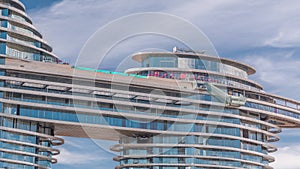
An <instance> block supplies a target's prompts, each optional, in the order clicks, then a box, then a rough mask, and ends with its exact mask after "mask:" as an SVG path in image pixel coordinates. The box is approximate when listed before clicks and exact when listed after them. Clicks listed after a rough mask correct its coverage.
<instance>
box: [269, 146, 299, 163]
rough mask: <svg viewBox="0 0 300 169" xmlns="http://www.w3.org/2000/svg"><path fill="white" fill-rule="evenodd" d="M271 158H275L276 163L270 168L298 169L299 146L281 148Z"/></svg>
mask: <svg viewBox="0 0 300 169" xmlns="http://www.w3.org/2000/svg"><path fill="white" fill-rule="evenodd" d="M272 156H274V157H275V158H276V161H275V162H274V163H272V165H271V166H273V167H274V168H276V169H277V168H279V169H299V166H300V160H299V159H300V144H295V145H291V146H285V147H281V148H279V151H278V152H276V153H274V154H272Z"/></svg>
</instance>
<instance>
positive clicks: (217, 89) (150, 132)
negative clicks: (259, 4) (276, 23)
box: [0, 0, 300, 169]
mask: <svg viewBox="0 0 300 169" xmlns="http://www.w3.org/2000/svg"><path fill="white" fill-rule="evenodd" d="M0 11H1V12H0V13H1V16H0V23H1V24H0V25H1V27H0V109H1V113H0V168H6V169H17V168H20V169H37V168H38V169H50V168H52V164H53V163H56V162H57V160H56V159H55V155H58V154H59V147H56V146H59V145H62V144H63V143H64V140H63V139H61V138H60V136H71V137H78V138H84V137H90V138H94V139H104V140H114V141H119V144H118V145H114V146H112V147H111V150H113V151H117V152H120V156H117V157H115V158H114V160H115V161H118V162H119V166H117V167H116V168H117V169H121V168H122V169H204V168H205V169H206V168H224V169H237V168H253V169H271V168H272V167H270V166H269V163H271V162H273V161H274V160H275V159H274V158H273V157H272V156H270V155H269V153H271V152H274V151H276V150H277V149H276V147H275V146H273V145H272V142H275V141H278V140H279V137H278V133H280V132H281V129H282V128H298V127H300V109H299V108H300V107H299V105H300V103H299V102H298V101H295V100H292V99H287V98H284V97H281V96H277V95H273V94H269V93H266V92H264V91H263V87H262V86H261V85H260V84H258V83H256V82H254V81H252V80H249V79H248V76H249V75H252V74H254V73H255V69H254V68H252V67H251V66H248V65H246V64H243V63H240V62H237V61H233V60H229V59H224V58H221V59H220V58H217V57H213V56H209V55H206V54H205V53H203V52H200V53H197V52H193V51H186V50H175V51H173V52H146V53H138V54H134V55H133V60H135V61H137V62H140V63H141V67H140V68H134V69H129V70H127V71H126V73H118V72H111V71H105V70H96V69H89V68H84V67H76V66H70V65H65V64H61V63H59V62H60V60H59V59H58V58H57V57H56V56H55V55H54V54H52V53H51V51H52V49H51V47H50V46H49V45H48V44H47V42H45V41H44V40H43V39H42V35H41V34H40V33H39V32H38V31H37V30H36V29H35V27H34V26H33V25H32V21H31V20H30V18H29V17H28V16H27V15H26V13H25V8H24V6H23V4H22V3H20V2H19V1H18V0H0ZM274 83H275V82H274ZM57 148H58V149H57Z"/></svg>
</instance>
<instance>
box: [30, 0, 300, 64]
mask: <svg viewBox="0 0 300 169" xmlns="http://www.w3.org/2000/svg"><path fill="white" fill-rule="evenodd" d="M148 11H158V12H166V13H171V14H174V15H177V16H179V17H183V18H186V19H187V20H189V21H191V22H192V23H194V24H195V25H196V26H197V27H199V28H201V29H202V30H203V31H204V32H205V33H206V34H207V35H208V36H209V38H211V39H212V41H213V42H214V44H216V46H217V47H218V48H219V49H223V50H227V51H229V50H240V49H249V48H251V47H261V46H276V47H278V46H279V47H287V46H288V47H290V46H299V44H300V43H298V42H299V39H300V38H299V27H300V22H299V19H300V18H299V17H298V16H299V15H300V5H299V1H297V0H289V1H281V2H276V3H275V2H273V1H255V2H253V1H252V2H247V1H241V0H228V1H220V0H217V1H209V0H202V1H195V0H194V1H181V0H175V1H171V0H167V1H163V2H159V3H157V2H156V1H137V0H130V1H116V0H113V1H99V0H86V1H84V2H83V1H81V0H63V1H62V2H60V3H57V4H55V5H54V6H52V7H50V8H49V9H42V10H39V11H32V13H31V16H32V18H33V20H34V23H35V24H36V25H37V27H38V28H39V30H41V31H42V32H43V34H44V35H45V37H46V40H48V41H49V42H50V43H51V44H52V45H53V47H54V49H55V52H56V53H57V54H58V55H59V56H60V57H63V58H74V57H76V56H77V55H78V53H79V51H80V49H81V47H82V46H83V44H84V43H85V42H86V41H87V39H88V38H89V37H90V36H91V35H92V34H93V33H94V32H95V31H96V30H97V29H98V28H100V27H101V26H103V25H105V24H107V23H108V22H110V21H112V20H114V19H117V18H119V17H122V16H124V15H128V14H132V13H137V12H148ZM120 29H122V28H120Z"/></svg>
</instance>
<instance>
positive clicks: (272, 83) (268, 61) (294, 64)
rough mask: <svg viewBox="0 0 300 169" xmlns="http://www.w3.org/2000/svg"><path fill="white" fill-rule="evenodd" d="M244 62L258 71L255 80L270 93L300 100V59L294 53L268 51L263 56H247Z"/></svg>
mask: <svg viewBox="0 0 300 169" xmlns="http://www.w3.org/2000/svg"><path fill="white" fill-rule="evenodd" d="M244 62H246V63H251V65H252V66H254V67H255V68H256V69H257V74H256V75H255V76H254V79H255V80H257V81H258V82H260V83H262V84H263V85H264V86H265V87H267V91H268V92H270V93H274V94H278V95H282V96H285V97H291V98H293V99H300V97H299V93H300V88H299V87H298V86H299V85H300V80H299V77H300V72H299V71H298V69H299V65H300V58H298V57H295V56H294V52H293V51H287V52H278V51H268V53H264V54H262V55H250V56H246V57H245V59H244Z"/></svg>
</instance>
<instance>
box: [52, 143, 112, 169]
mask: <svg viewBox="0 0 300 169" xmlns="http://www.w3.org/2000/svg"><path fill="white" fill-rule="evenodd" d="M64 139H65V144H64V145H63V146H60V147H57V148H58V149H59V150H60V151H61V154H60V155H58V156H57V157H56V158H57V159H58V164H57V165H55V166H54V167H55V168H73V169H77V168H78V169H81V168H85V167H86V166H89V168H90V169H92V168H95V169H106V168H112V167H113V166H116V165H117V164H115V163H113V162H112V159H113V157H114V156H116V155H114V154H112V153H111V152H109V151H107V149H108V148H109V147H110V146H111V145H113V144H116V143H115V142H111V141H102V142H100V141H99V142H94V141H92V140H91V139H82V138H81V139H80V138H71V137H64ZM105 146H106V147H105ZM99 166H100V167H99Z"/></svg>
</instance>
